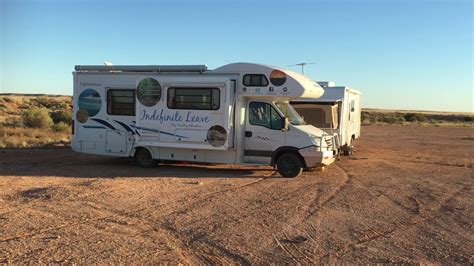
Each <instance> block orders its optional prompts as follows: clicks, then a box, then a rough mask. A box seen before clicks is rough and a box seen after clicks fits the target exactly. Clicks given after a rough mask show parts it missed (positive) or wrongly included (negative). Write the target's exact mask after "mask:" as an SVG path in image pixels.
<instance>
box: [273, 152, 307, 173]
mask: <svg viewBox="0 0 474 266" xmlns="http://www.w3.org/2000/svg"><path fill="white" fill-rule="evenodd" d="M276 166H277V170H278V173H279V174H280V175H281V176H283V177H297V176H298V175H300V174H301V172H302V171H303V168H304V164H303V162H302V161H301V158H300V157H299V156H298V155H296V154H294V153H285V154H283V155H281V156H280V157H279V158H278V160H277V163H276Z"/></svg>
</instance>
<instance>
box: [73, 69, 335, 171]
mask: <svg viewBox="0 0 474 266" xmlns="http://www.w3.org/2000/svg"><path fill="white" fill-rule="evenodd" d="M73 77H74V108H73V116H74V132H73V137H72V140H71V146H72V148H73V149H74V150H75V151H77V152H83V153H91V154H100V155H111V156H123V157H133V158H134V159H135V161H136V162H137V163H138V164H139V165H141V166H144V167H151V166H153V165H156V163H157V161H189V162H204V163H225V164H244V165H271V166H274V167H276V169H277V170H278V172H279V173H280V174H281V175H282V176H285V177H295V176H297V175H299V174H300V173H301V171H302V170H303V169H304V168H311V167H314V166H318V165H329V164H331V163H332V162H333V161H334V158H335V155H336V151H337V149H336V146H335V139H334V137H333V136H332V135H328V134H327V133H325V132H324V131H322V130H320V129H318V128H316V127H314V126H311V125H307V124H305V122H304V121H303V119H302V118H301V117H300V116H299V114H298V113H297V112H296V111H295V110H294V109H293V107H292V106H291V105H290V104H289V101H290V100H292V99H297V98H303V99H305V98H308V99H315V98H319V97H320V96H321V95H322V94H323V93H324V89H323V88H322V87H321V86H320V85H319V84H317V83H316V82H314V81H312V80H310V79H309V78H307V77H305V76H303V75H300V74H298V73H295V72H292V71H289V70H285V69H281V68H278V67H272V66H267V65H260V64H250V63H234V64H229V65H225V66H222V67H219V68H217V69H214V70H208V69H207V67H206V66H205V65H184V66H76V67H75V71H74V72H73Z"/></svg>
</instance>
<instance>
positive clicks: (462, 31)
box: [0, 0, 474, 112]
mask: <svg viewBox="0 0 474 266" xmlns="http://www.w3.org/2000/svg"><path fill="white" fill-rule="evenodd" d="M0 3H1V5H0V10H1V14H0V23H1V24H0V31H1V41H0V49H1V55H0V56H1V57H0V75H1V76H0V79H1V84H0V92H24V93H50V94H69V95H71V94H72V75H71V72H72V71H73V68H74V65H77V64H102V63H103V62H104V61H106V60H108V61H111V62H113V63H114V64H116V65H119V64H207V65H208V66H209V68H216V67H218V66H221V65H224V64H226V63H230V62H238V61H243V62H257V63H266V64H272V65H277V66H287V65H290V64H295V63H299V62H316V64H315V65H311V66H307V68H306V74H307V75H308V76H310V77H311V78H313V79H314V80H331V81H335V82H336V84H339V85H347V86H351V87H354V88H357V89H360V90H361V91H362V92H363V106H364V107H380V108H389V109H396V108H401V109H424V110H444V111H468V112H473V111H474V110H473V101H474V98H473V86H472V79H473V75H474V74H473V69H472V54H473V44H472V36H473V29H472V24H473V17H472V12H473V7H472V2H471V1H470V0H467V1H466V0H444V1H426V0H418V1H417V0H398V1H397V0H389V1H379V0H370V1H369V0H360V1H355V0H354V1H337V0H335V1H329V0H328V1H309V0H308V1H259V2H257V1H224V0H221V1H206V0H200V1H84V0H82V1H81V0H75V1H72V0H71V1H68V0H64V1H59V0H57V1H28V0H17V1H10V0H0ZM294 70H299V69H298V68H294Z"/></svg>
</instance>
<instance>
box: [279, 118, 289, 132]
mask: <svg viewBox="0 0 474 266" xmlns="http://www.w3.org/2000/svg"><path fill="white" fill-rule="evenodd" d="M289 124H290V121H289V120H288V117H282V118H281V131H287V130H288V129H289V126H288V125H289Z"/></svg>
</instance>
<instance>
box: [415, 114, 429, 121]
mask: <svg viewBox="0 0 474 266" xmlns="http://www.w3.org/2000/svg"><path fill="white" fill-rule="evenodd" d="M415 117H416V120H418V121H420V122H424V121H426V120H427V118H426V116H425V115H424V114H415Z"/></svg>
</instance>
